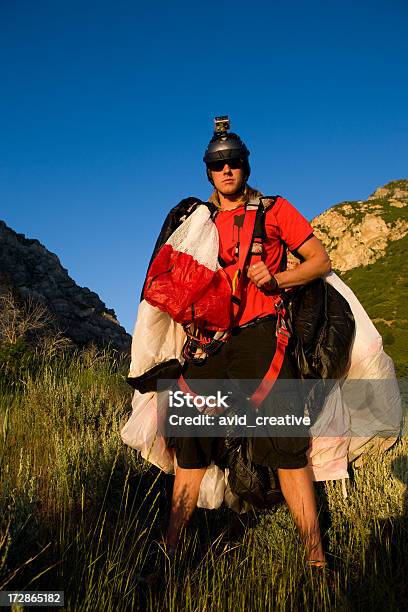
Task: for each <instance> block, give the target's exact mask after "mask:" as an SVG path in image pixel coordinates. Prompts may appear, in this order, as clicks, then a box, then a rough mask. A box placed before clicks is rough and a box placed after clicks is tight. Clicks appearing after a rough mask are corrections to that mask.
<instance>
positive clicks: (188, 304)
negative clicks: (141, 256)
mask: <svg viewBox="0 0 408 612" xmlns="http://www.w3.org/2000/svg"><path fill="white" fill-rule="evenodd" d="M143 297H144V299H145V300H146V301H147V302H148V303H149V304H151V305H152V306H156V307H157V308H160V310H163V311H164V312H167V313H168V314H169V315H170V316H171V317H172V319H174V321H176V322H177V323H181V324H184V323H190V322H192V321H194V322H196V323H198V324H200V323H201V324H203V325H205V327H206V328H207V329H211V330H224V329H228V328H229V327H230V324H231V286H230V281H229V279H228V276H227V274H226V273H225V271H224V270H223V269H222V268H219V269H217V270H211V269H210V268H208V267H207V266H205V265H204V264H202V263H200V262H199V261H197V260H196V259H195V258H194V257H193V256H192V255H190V254H189V253H185V252H181V251H178V250H177V249H175V248H174V247H173V246H172V244H169V243H166V244H164V245H163V246H162V247H161V249H160V250H159V252H158V253H157V255H156V257H155V259H154V260H153V262H152V264H151V266H150V268H149V271H148V273H147V278H146V284H145V290H144V294H143Z"/></svg>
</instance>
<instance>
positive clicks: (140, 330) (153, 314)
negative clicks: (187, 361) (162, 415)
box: [129, 300, 186, 378]
mask: <svg viewBox="0 0 408 612" xmlns="http://www.w3.org/2000/svg"><path fill="white" fill-rule="evenodd" d="M185 339H186V333H185V331H184V329H183V326H182V325H180V323H176V321H174V320H173V319H172V318H171V317H170V315H169V314H168V313H167V312H163V311H162V310H160V309H159V308H157V307H156V306H151V305H150V304H148V302H146V300H142V301H141V302H140V304H139V308H138V312H137V319H136V324H135V329H134V332H133V336H132V359H131V363H130V370H129V377H130V378H138V377H139V376H143V374H145V373H146V372H148V371H149V370H151V369H152V368H154V367H155V366H157V365H159V364H161V363H164V362H165V361H170V360H171V359H177V360H178V361H179V362H180V363H181V365H183V363H184V359H183V357H182V350H183V345H184V342H185Z"/></svg>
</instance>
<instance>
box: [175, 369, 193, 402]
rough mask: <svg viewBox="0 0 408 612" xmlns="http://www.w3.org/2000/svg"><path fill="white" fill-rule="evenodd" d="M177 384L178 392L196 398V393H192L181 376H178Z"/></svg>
mask: <svg viewBox="0 0 408 612" xmlns="http://www.w3.org/2000/svg"><path fill="white" fill-rule="evenodd" d="M177 384H178V386H179V387H180V390H181V391H183V393H190V394H191V395H192V396H193V397H197V393H194V391H192V390H191V389H190V387H189V386H188V384H187V381H186V379H185V378H184V376H183V375H182V374H180V378H179V379H178V381H177Z"/></svg>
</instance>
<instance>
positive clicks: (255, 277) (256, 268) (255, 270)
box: [248, 261, 272, 289]
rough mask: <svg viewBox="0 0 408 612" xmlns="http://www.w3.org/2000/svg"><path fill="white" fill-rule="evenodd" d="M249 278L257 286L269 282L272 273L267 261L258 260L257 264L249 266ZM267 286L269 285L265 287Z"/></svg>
mask: <svg viewBox="0 0 408 612" xmlns="http://www.w3.org/2000/svg"><path fill="white" fill-rule="evenodd" d="M248 278H249V280H250V281H251V282H252V283H254V284H255V285H256V286H257V287H262V286H263V285H265V284H266V283H269V282H270V281H271V280H272V275H271V274H270V272H269V270H268V268H267V267H266V265H265V262H264V261H258V262H257V263H256V264H253V265H252V266H249V268H248ZM266 288H267V287H265V289H266Z"/></svg>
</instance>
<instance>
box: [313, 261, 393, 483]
mask: <svg viewBox="0 0 408 612" xmlns="http://www.w3.org/2000/svg"><path fill="white" fill-rule="evenodd" d="M326 280H327V282H328V283H330V284H331V285H332V286H333V287H334V288H335V289H337V291H339V293H341V295H343V297H345V298H346V300H347V301H348V303H349V305H350V307H351V310H352V312H353V316H354V319H355V324H356V329H355V337H354V340H353V345H352V350H351V356H350V364H349V368H348V371H347V375H346V376H345V378H344V380H342V381H340V382H339V383H338V384H336V385H335V387H334V388H333V390H332V392H331V393H330V394H329V396H328V397H327V399H326V402H325V404H324V406H323V409H322V412H321V415H320V416H319V418H318V420H317V421H316V423H315V425H314V426H313V428H312V430H311V433H312V439H311V444H310V448H309V452H308V459H309V463H308V465H309V468H310V469H311V471H312V474H313V478H314V479H315V480H337V479H338V478H346V477H348V474H347V464H348V462H350V461H355V462H356V465H358V464H359V463H361V462H362V461H363V456H364V455H365V454H367V453H368V452H370V451H372V450H373V449H376V450H381V451H384V450H386V449H387V448H389V447H390V446H392V444H394V442H395V441H396V440H397V438H398V435H399V431H400V425H401V417H402V412H401V398H400V393H399V388H398V382H397V379H396V376H395V370H394V365H393V362H392V359H391V358H390V357H389V356H388V355H387V354H386V353H385V352H384V349H383V344H382V338H381V336H380V334H379V333H378V331H377V329H376V328H375V326H374V325H373V323H372V321H371V320H370V318H369V316H368V314H367V313H366V311H365V310H364V308H363V306H362V305H361V303H360V302H359V301H358V299H357V297H356V296H355V294H354V293H353V291H352V290H351V289H350V288H349V287H348V286H347V285H346V284H345V283H344V282H343V281H342V280H341V279H340V278H339V277H338V276H337V275H336V274H335V273H330V274H329V275H328V276H327V277H326ZM370 381H371V382H370Z"/></svg>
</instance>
